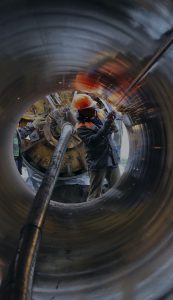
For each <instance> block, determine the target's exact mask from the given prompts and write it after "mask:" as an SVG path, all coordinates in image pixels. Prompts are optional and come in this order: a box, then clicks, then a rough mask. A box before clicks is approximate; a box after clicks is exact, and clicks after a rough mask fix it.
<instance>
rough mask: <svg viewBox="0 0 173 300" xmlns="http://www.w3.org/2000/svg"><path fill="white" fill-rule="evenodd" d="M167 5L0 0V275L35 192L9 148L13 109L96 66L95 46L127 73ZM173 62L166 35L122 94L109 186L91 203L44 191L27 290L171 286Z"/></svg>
mask: <svg viewBox="0 0 173 300" xmlns="http://www.w3.org/2000/svg"><path fill="white" fill-rule="evenodd" d="M172 12H173V3H172V2H171V1H166V2H165V3H163V1H154V2H152V3H151V1H149V0H148V1H147V0H146V1H139V0H136V1H130V0H129V1H128V0H126V1H111V0H107V1H103V0H98V1H82V2H78V1H73V2H71V1H66V0H64V1H63V3H58V2H57V3H56V2H54V1H51V0H49V1H39V0H38V1H36V2H35V1H32V0H30V1H24V0H21V1H20V0H16V1H15V0H13V1H10V0H2V1H1V3H0V45H1V46H0V66H1V72H0V138H1V151H0V152H1V156H0V170H1V171H0V183H1V184H0V228H1V233H0V257H1V259H0V266H1V277H2V278H3V276H5V270H6V268H7V266H8V263H9V261H10V259H11V257H12V254H13V252H14V248H15V245H16V242H17V238H18V235H19V231H20V228H21V226H22V224H23V223H24V220H25V218H26V216H27V213H28V211H29V208H30V206H31V202H32V200H33V197H34V195H33V194H32V193H31V191H30V190H29V188H28V187H27V186H26V185H25V183H24V182H23V181H22V179H21V178H20V176H19V174H18V173H17V171H16V168H15V164H14V161H13V157H12V136H13V132H14V130H15V124H16V123H17V121H18V119H19V118H20V116H21V115H22V113H23V112H24V111H25V109H26V108H27V107H28V106H29V105H30V104H31V103H33V102H34V101H35V100H37V99H39V97H40V96H41V95H46V94H50V93H52V92H54V91H56V89H58V88H62V86H63V88H66V89H68V88H69V89H70V88H72V79H74V78H75V76H76V75H77V74H78V72H81V71H85V72H92V73H95V74H96V75H97V78H98V76H99V74H101V68H98V61H99V59H98V57H101V61H104V59H107V57H109V56H111V57H116V55H117V53H119V54H121V55H123V57H125V58H126V60H127V61H128V62H129V65H130V68H129V69H128V73H129V76H130V77H131V78H134V76H135V75H136V74H137V73H138V72H139V70H140V69H142V67H143V66H144V65H145V62H147V61H148V59H149V57H150V56H151V55H152V54H153V52H154V51H155V50H156V49H157V48H158V47H159V46H160V44H161V42H162V41H163V40H164V38H165V34H166V33H168V31H170V30H171V29H172V25H173V24H172V23H173V21H172ZM121 57H122V56H120V60H121ZM130 62H131V63H130ZM172 62H173V61H172V47H170V48H169V49H168V50H167V52H166V53H165V54H164V56H163V57H162V59H160V60H159V62H158V63H157V64H156V65H155V67H154V68H153V69H152V70H151V72H150V74H149V75H148V76H147V78H146V80H145V81H144V82H143V85H142V87H140V88H139V91H136V92H135V93H134V94H133V95H131V96H130V98H129V99H128V101H126V102H125V103H124V105H125V107H126V109H127V111H128V114H129V117H130V118H131V123H130V124H129V127H128V131H129V137H130V158H129V162H128V166H127V169H126V171H125V173H124V174H123V176H122V178H121V182H120V184H119V187H118V189H116V190H115V189H113V190H111V191H110V192H108V193H107V194H105V195H104V196H103V197H102V198H100V199H98V200H95V201H93V202H91V203H83V204H74V205H72V204H60V203H54V202H51V205H50V208H49V211H48V215H47V219H46V224H45V228H44V232H43V240H42V244H41V249H40V255H39V258H38V262H37V265H36V272H35V283H34V290H33V299H35V300H38V299H42V300H44V299H45V300H47V299H59V300H65V299H66V300H69V299H70V300H73V299H75V300H84V299H85V300H88V299H90V300H91V299H93V300H94V299H101V300H105V299H106V300H113V299H117V300H119V299H121V300H124V299H136V300H138V299H140V300H146V299H160V297H162V296H164V295H165V294H169V292H170V291H171V289H172V274H173V273H172V268H173V261H172V250H173V249H172V248H173V243H172V229H173V221H172V220H173V218H172V209H173V202H172V195H173V190H172V189H173V188H172V176H173V174H172V161H173V154H172V128H173V127H172V123H173V115H172V106H173V99H172V92H173V89H172V84H173V82H172V77H173V76H172V74H173V69H172ZM123 63H124V62H123V61H122V64H123ZM120 64H121V63H120ZM113 74H114V72H113ZM110 81H111V83H110ZM100 86H101V88H103V90H104V93H113V92H114V91H115V90H116V89H117V82H116V81H115V82H114V77H113V78H112V77H109V76H107V77H106V81H104V80H102V81H100ZM139 108H141V109H139Z"/></svg>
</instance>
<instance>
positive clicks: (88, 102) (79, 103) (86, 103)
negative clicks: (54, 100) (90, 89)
mask: <svg viewBox="0 0 173 300" xmlns="http://www.w3.org/2000/svg"><path fill="white" fill-rule="evenodd" d="M93 106H95V101H94V100H93V99H92V98H91V97H90V96H89V95H86V94H77V95H75V96H74V98H73V101H72V107H73V108H74V109H77V110H81V109H86V108H90V107H93Z"/></svg>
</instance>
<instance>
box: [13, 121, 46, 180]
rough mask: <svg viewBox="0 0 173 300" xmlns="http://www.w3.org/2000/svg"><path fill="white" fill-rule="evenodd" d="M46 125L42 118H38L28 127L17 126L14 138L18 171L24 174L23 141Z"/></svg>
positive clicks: (14, 153) (28, 124)
mask: <svg viewBox="0 0 173 300" xmlns="http://www.w3.org/2000/svg"><path fill="white" fill-rule="evenodd" d="M44 123H45V120H44V119H43V118H42V117H37V118H35V120H34V121H33V122H29V123H27V125H26V126H24V127H20V122H19V124H18V125H17V128H16V131H15V134H14V137H13V155H14V159H15V162H16V166H17V169H18V171H19V173H20V174H22V165H23V158H22V152H21V141H22V139H25V138H26V137H27V136H29V135H30V134H32V133H33V132H34V130H39V129H40V128H41V127H42V126H43V125H44Z"/></svg>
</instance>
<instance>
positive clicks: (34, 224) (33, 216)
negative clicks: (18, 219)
mask: <svg viewBox="0 0 173 300" xmlns="http://www.w3.org/2000/svg"><path fill="white" fill-rule="evenodd" d="M72 131H73V127H72V125H71V124H70V123H64V125H63V127H62V131H61V136H60V139H59V141H58V143H57V145H56V147H55V151H54V153H53V156H52V158H51V161H50V165H49V167H48V169H47V172H46V174H45V176H44V178H43V181H42V183H41V186H40V188H39V190H38V192H37V194H36V196H35V199H34V202H33V205H32V208H31V211H30V213H29V216H28V219H27V221H26V223H25V225H24V227H23V228H22V230H21V236H20V239H19V242H18V247H17V251H16V255H15V259H14V262H12V266H11V267H10V269H9V274H8V281H9V279H10V281H11V282H10V283H9V282H8V281H7V283H6V284H5V287H3V286H2V296H1V299H9V300H30V299H31V297H32V282H33V274H34V269H35V263H36V258H37V254H38V251H39V245H40V240H41V232H42V228H43V224H44V221H45V218H46V212H47V208H48V205H49V202H50V198H51V195H52V192H53V189H54V186H55V183H56V181H57V178H58V175H59V172H60V167H61V163H62V160H63V157H64V154H65V151H66V149H67V145H68V142H69V139H70V137H71V134H72ZM3 288H4V291H3Z"/></svg>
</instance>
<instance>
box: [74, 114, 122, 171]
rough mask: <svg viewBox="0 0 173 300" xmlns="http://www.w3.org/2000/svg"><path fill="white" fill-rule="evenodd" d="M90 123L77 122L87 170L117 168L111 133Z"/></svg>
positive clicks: (116, 157) (114, 146)
mask: <svg viewBox="0 0 173 300" xmlns="http://www.w3.org/2000/svg"><path fill="white" fill-rule="evenodd" d="M101 121H102V122H101V125H100V126H99V125H95V123H93V122H92V121H90V122H78V123H77V125H76V129H77V134H78V135H79V137H80V138H81V140H82V141H83V142H84V144H85V149H86V160H87V164H88V169H92V170H97V169H103V168H105V167H108V166H109V167H117V165H118V155H117V151H116V145H115V144H114V143H113V141H112V139H111V132H110V130H109V129H106V127H105V126H104V122H105V120H101Z"/></svg>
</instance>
